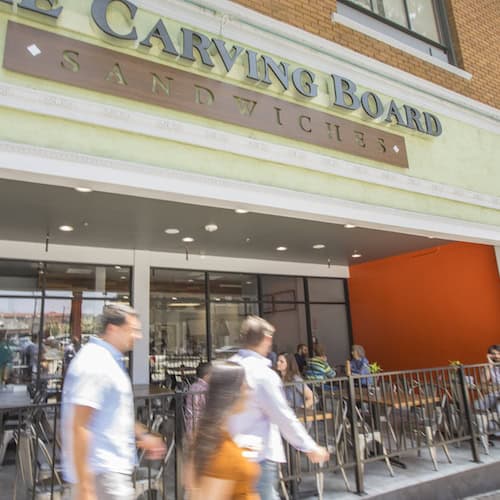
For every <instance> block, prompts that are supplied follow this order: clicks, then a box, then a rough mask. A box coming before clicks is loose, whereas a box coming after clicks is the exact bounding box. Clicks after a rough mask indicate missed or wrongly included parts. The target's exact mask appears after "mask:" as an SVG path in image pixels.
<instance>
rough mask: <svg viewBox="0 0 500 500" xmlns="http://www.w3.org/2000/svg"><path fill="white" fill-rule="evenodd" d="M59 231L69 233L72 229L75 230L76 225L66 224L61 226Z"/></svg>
mask: <svg viewBox="0 0 500 500" xmlns="http://www.w3.org/2000/svg"><path fill="white" fill-rule="evenodd" d="M59 231H64V232H65V233H69V232H71V231H74V227H73V226H66V225H63V226H59Z"/></svg>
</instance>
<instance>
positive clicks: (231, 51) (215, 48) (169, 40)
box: [0, 0, 442, 136]
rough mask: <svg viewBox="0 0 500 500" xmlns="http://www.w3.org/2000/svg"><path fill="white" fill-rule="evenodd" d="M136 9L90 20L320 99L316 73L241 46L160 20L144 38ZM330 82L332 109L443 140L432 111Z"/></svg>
mask: <svg viewBox="0 0 500 500" xmlns="http://www.w3.org/2000/svg"><path fill="white" fill-rule="evenodd" d="M16 1H18V2H19V3H18V4H17V6H18V8H19V11H20V12H23V11H27V10H29V11H32V12H37V13H39V14H42V15H43V16H45V17H52V18H56V19H57V18H59V16H60V15H61V12H62V10H63V6H62V5H61V6H59V7H57V6H56V5H58V4H59V3H60V2H57V1H56V0H46V3H45V5H44V6H41V5H39V4H38V3H37V1H36V0H16ZM88 1H89V2H90V0H88ZM2 2H3V3H9V4H12V5H14V0H0V3H2ZM118 7H121V8H122V11H123V12H124V13H125V15H126V17H128V20H129V24H130V26H129V27H128V28H127V29H126V32H121V31H120V30H119V29H118V28H116V27H113V26H112V23H110V21H109V14H110V12H111V10H112V9H114V8H118ZM138 10H139V9H138V7H137V6H136V5H135V4H134V3H133V2H131V1H130V0H92V2H91V3H90V16H91V17H92V20H93V22H94V24H95V26H96V27H97V28H98V29H99V30H100V31H101V32H102V33H103V35H104V36H106V37H107V38H108V41H118V42H119V43H120V44H123V43H127V41H128V42H130V44H131V47H132V46H133V45H132V44H136V43H137V42H139V47H140V48H141V49H142V50H147V49H150V48H152V46H153V40H154V41H156V43H159V44H160V46H161V47H162V57H166V58H180V59H184V60H188V61H197V60H199V61H200V62H201V65H202V67H205V68H208V69H212V68H213V67H214V66H215V64H214V61H215V60H216V59H218V60H219V61H220V62H221V63H222V65H223V66H224V69H225V72H226V73H229V72H230V71H231V69H232V68H233V67H234V66H235V64H236V63H239V62H243V63H244V64H245V66H246V75H245V78H247V79H248V80H249V81H252V82H254V83H257V82H258V83H259V84H263V85H271V84H272V83H273V81H275V82H277V83H278V84H279V85H280V86H281V88H282V89H283V91H287V90H290V89H293V90H295V91H296V92H297V93H298V94H300V95H301V96H303V97H305V98H314V97H316V96H317V95H318V88H319V84H318V82H316V75H315V74H314V73H313V72H312V71H310V70H308V69H305V68H301V67H297V68H293V67H291V65H290V64H289V63H287V62H283V61H279V62H276V61H275V60H274V59H273V58H272V57H270V56H268V55H264V54H262V55H259V54H258V53H257V52H255V51H253V50H250V49H245V48H244V47H240V46H239V45H232V46H231V47H228V45H227V44H226V42H225V41H224V40H222V39H220V38H215V37H214V38H209V37H208V36H206V35H204V34H203V33H199V32H196V31H193V30H191V29H188V28H184V27H183V28H181V29H180V32H179V33H174V34H173V36H171V33H169V32H168V30H167V27H166V26H165V23H164V22H163V20H162V19H157V20H156V22H154V23H152V24H151V27H150V28H148V29H149V32H148V33H147V35H146V36H144V34H143V35H142V36H140V35H139V33H138V31H137V29H136V27H135V26H134V22H135V20H136V18H137V16H138ZM179 38H180V39H182V42H181V43H180V44H179V45H180V46H179V47H177V46H176V45H175V44H174V42H173V40H178V39H179ZM320 83H322V82H320ZM326 84H327V87H328V88H329V89H331V93H332V100H331V105H332V107H340V108H343V109H344V110H346V109H347V110H357V109H361V110H362V111H363V113H364V114H365V116H366V117H367V118H368V119H373V120H384V121H385V122H387V123H394V124H395V125H396V126H398V127H405V128H409V129H412V130H415V131H417V132H419V133H422V134H427V135H431V136H439V135H441V133H442V126H441V123H440V121H439V119H438V118H437V117H436V116H435V115H433V114H431V113H428V112H421V111H420V110H418V109H416V108H414V107H412V106H409V105H408V104H403V105H402V106H401V107H400V106H398V104H397V103H396V102H395V101H394V100H390V102H385V103H384V102H383V100H382V99H381V98H380V97H379V96H378V95H377V94H376V93H374V92H371V91H366V92H364V93H362V94H360V93H359V92H358V90H357V86H356V84H355V83H354V82H352V81H351V80H349V79H347V78H344V77H342V76H339V75H336V74H331V75H330V76H329V77H328V80H327V82H326Z"/></svg>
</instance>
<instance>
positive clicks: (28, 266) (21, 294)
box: [0, 260, 131, 394]
mask: <svg viewBox="0 0 500 500" xmlns="http://www.w3.org/2000/svg"><path fill="white" fill-rule="evenodd" d="M130 274H131V270H130V268H128V267H121V266H95V265H87V264H59V263H52V262H51V263H43V262H27V261H7V260H0V351H2V353H3V354H2V355H0V358H1V359H0V365H5V366H0V371H1V372H2V374H1V375H2V377H1V378H2V380H3V381H4V382H6V383H9V384H28V383H32V382H35V381H41V382H42V384H44V385H45V387H46V388H47V390H48V393H49V394H51V393H56V392H57V391H59V390H60V387H61V380H62V377H63V374H64V371H65V368H66V365H67V363H68V362H69V361H70V359H71V357H68V356H67V355H68V353H69V351H70V350H71V349H72V348H75V347H76V348H77V349H78V347H79V346H80V345H81V344H82V343H85V342H86V341H87V340H88V338H89V336H90V335H95V334H98V333H100V324H99V315H100V314H101V312H102V308H103V306H104V304H105V303H106V302H109V301H116V300H119V301H123V302H129V299H130ZM30 296H31V297H35V298H31V299H30V298H28V297H30ZM42 311H43V317H42ZM40 333H41V338H39V337H40ZM2 359H4V360H7V361H6V362H5V363H3V361H2ZM126 361H128V359H126Z"/></svg>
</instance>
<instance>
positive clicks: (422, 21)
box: [408, 0, 439, 42]
mask: <svg viewBox="0 0 500 500" xmlns="http://www.w3.org/2000/svg"><path fill="white" fill-rule="evenodd" d="M408 12H409V15H410V22H411V28H412V30H413V31H416V32H417V33H419V34H420V35H422V36H425V37H426V38H430V39H431V40H434V41H435V42H439V30H438V25H437V22H436V21H437V19H436V14H435V11H434V5H433V2H432V0H408Z"/></svg>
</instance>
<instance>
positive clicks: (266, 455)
mask: <svg viewBox="0 0 500 500" xmlns="http://www.w3.org/2000/svg"><path fill="white" fill-rule="evenodd" d="M274 331H275V329H274V327H273V326H272V325H271V324H270V323H268V322H267V321H266V320H264V319H262V318H259V317H257V316H249V317H248V318H246V319H245V321H243V324H242V327H241V336H242V340H243V343H244V346H245V348H244V349H241V350H240V351H239V352H238V354H236V355H235V356H233V357H232V358H231V361H234V362H236V363H239V364H241V365H242V366H243V367H244V369H245V374H246V381H247V384H248V386H249V389H250V392H249V400H248V404H247V408H246V409H245V411H243V412H242V413H239V414H238V415H234V416H233V417H232V418H231V419H230V421H229V429H230V432H231V435H232V436H233V438H234V439H235V441H236V442H237V443H238V442H240V439H248V436H251V437H254V438H257V439H259V440H260V443H261V447H260V448H261V449H260V450H259V451H258V453H256V455H255V456H254V457H253V459H254V460H255V461H257V462H259V464H260V466H261V470H262V473H261V477H260V481H259V483H258V485H257V491H258V493H259V495H260V498H261V499H262V500H275V499H277V498H278V494H277V492H276V485H277V482H278V467H279V463H283V462H286V459H285V453H284V449H283V443H282V441H281V436H280V432H281V435H282V436H283V437H284V438H285V439H286V440H287V441H288V442H289V443H290V444H291V445H292V446H294V447H295V448H297V449H298V450H299V451H302V452H304V453H305V454H306V455H307V456H308V457H309V459H310V460H311V461H312V462H324V461H326V460H328V456H329V455H328V452H327V451H326V449H324V448H322V447H321V446H319V445H317V444H316V443H315V442H314V440H313V439H312V438H311V437H310V436H309V434H308V433H307V431H306V430H305V429H304V427H303V425H302V424H301V423H300V422H299V420H298V419H297V416H296V415H295V413H294V412H293V411H292V410H291V408H290V407H289V406H288V404H287V401H286V399H285V396H284V393H283V384H282V382H281V380H280V378H279V376H278V374H277V373H276V372H275V371H273V370H272V369H271V366H270V365H271V363H270V361H269V360H268V359H267V355H268V354H269V352H270V350H271V348H272V343H273V334H274ZM242 436H243V438H242Z"/></svg>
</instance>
